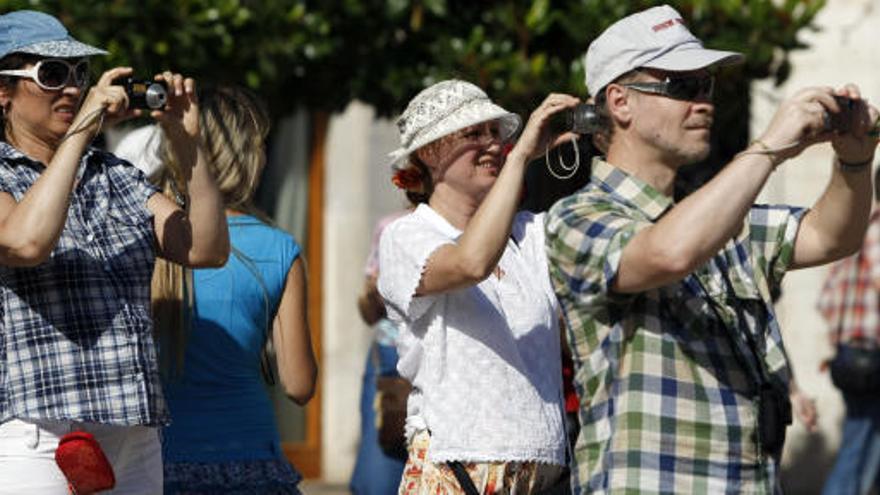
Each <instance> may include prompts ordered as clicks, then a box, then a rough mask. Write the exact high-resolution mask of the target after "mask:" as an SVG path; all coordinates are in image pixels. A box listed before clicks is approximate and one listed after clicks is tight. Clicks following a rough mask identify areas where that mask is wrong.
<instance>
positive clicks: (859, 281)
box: [818, 168, 880, 495]
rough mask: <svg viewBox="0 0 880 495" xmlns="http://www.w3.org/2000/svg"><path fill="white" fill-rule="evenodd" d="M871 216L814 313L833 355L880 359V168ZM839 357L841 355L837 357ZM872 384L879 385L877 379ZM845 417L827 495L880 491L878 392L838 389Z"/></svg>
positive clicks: (838, 265)
mask: <svg viewBox="0 0 880 495" xmlns="http://www.w3.org/2000/svg"><path fill="white" fill-rule="evenodd" d="M874 201H875V203H874V212H873V213H872V214H871V220H870V223H869V225H868V231H867V233H866V234H865V239H864V242H863V243H862V249H861V250H860V251H859V252H858V254H856V255H855V256H850V257H849V258H846V259H844V260H842V261H840V262H838V263H836V264H835V265H834V266H833V267H831V271H830V272H829V274H828V278H827V279H826V280H825V284H824V286H823V287H822V292H821V293H820V295H819V301H818V309H819V312H820V313H821V314H822V316H823V317H824V318H825V321H826V322H827V323H828V328H829V330H830V337H831V343H832V345H834V346H835V347H837V349H838V352H852V349H853V348H855V349H861V350H866V351H872V352H870V354H869V355H870V356H872V359H873V360H874V362H875V363H874V364H873V366H874V367H875V369H876V367H877V366H878V364H877V363H876V361H877V360H878V359H880V208H878V207H877V204H878V203H877V202H878V201H880V168H878V169H877V171H876V172H875V173H874ZM841 357H843V356H841ZM873 383H874V384H875V385H876V384H878V383H880V376H878V377H875V379H874V381H873ZM835 384H836V383H835ZM841 393H842V394H843V400H844V402H845V403H846V418H845V419H844V422H843V435H842V438H841V440H840V449H839V450H838V451H837V461H836V462H835V463H834V467H833V468H832V470H831V474H829V476H828V479H827V480H826V481H825V488H824V490H823V492H822V493H824V494H826V495H838V494H839V495H859V494H867V493H870V491H871V488H872V487H873V488H875V490H877V489H880V395H878V393H880V391H878V390H877V387H876V386H875V388H874V390H873V391H870V392H868V393H859V392H858V391H854V390H841Z"/></svg>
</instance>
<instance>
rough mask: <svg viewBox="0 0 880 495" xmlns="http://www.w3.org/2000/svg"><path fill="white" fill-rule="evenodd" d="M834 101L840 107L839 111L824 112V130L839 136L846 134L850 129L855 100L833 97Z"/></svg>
mask: <svg viewBox="0 0 880 495" xmlns="http://www.w3.org/2000/svg"><path fill="white" fill-rule="evenodd" d="M834 100H835V101H836V102H837V106H839V107H840V111H839V112H837V113H832V112H825V129H826V130H828V131H834V132H837V133H840V134H844V133H847V132H849V131H850V129H852V123H853V115H854V114H855V108H856V100H854V99H852V98H850V97H848V96H839V95H834Z"/></svg>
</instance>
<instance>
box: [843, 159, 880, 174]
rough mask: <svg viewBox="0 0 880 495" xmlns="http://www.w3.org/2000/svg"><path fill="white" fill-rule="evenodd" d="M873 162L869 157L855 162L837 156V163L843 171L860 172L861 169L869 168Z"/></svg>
mask: <svg viewBox="0 0 880 495" xmlns="http://www.w3.org/2000/svg"><path fill="white" fill-rule="evenodd" d="M873 162H874V160H873V159H871V158H869V159H867V160H865V161H863V162H856V163H850V162H845V161H843V160H841V159H840V158H837V164H838V166H839V167H840V170H841V171H843V172H861V171H862V170H866V169H870V168H871V164H872V163H873Z"/></svg>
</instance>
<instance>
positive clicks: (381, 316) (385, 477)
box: [350, 210, 406, 495]
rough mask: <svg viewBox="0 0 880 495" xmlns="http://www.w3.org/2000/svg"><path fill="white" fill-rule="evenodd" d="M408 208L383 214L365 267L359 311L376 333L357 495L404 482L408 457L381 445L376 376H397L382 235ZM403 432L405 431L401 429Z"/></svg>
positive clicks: (367, 372) (355, 477) (364, 400)
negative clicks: (383, 280) (383, 283)
mask: <svg viewBox="0 0 880 495" xmlns="http://www.w3.org/2000/svg"><path fill="white" fill-rule="evenodd" d="M404 213H406V211H405V210H404V211H400V212H395V213H392V214H390V215H387V216H385V217H383V218H382V219H381V220H379V222H378V223H377V224H376V228H375V229H374V231H373V242H372V246H371V249H370V255H369V257H368V258H367V265H366V268H365V273H364V275H365V280H364V287H363V289H362V290H361V293H360V295H358V301H357V305H358V313H360V315H361V319H362V320H363V321H364V323H366V324H367V325H370V326H371V327H372V328H373V330H374V332H375V335H374V336H373V343H372V344H371V345H370V350H369V351H368V352H367V362H366V365H365V368H364V377H363V385H362V387H361V403H360V408H361V443H360V446H359V447H358V455H357V460H356V461H355V467H354V472H353V473H352V476H351V483H350V488H351V492H352V493H353V494H355V495H384V494H386V493H394V492H395V491H396V490H397V487H398V486H399V485H400V477H401V475H402V474H403V464H404V461H405V459H398V458H396V457H394V456H391V455H388V454H386V453H385V452H384V451H383V450H382V448H380V445H379V438H378V432H377V430H376V410H375V406H374V401H375V400H376V377H377V376H395V375H397V350H396V349H395V347H394V343H395V341H396V340H397V336H398V330H397V326H396V325H395V324H394V323H393V322H392V321H391V320H389V319H388V318H387V314H386V312H385V302H384V301H383V300H382V296H380V295H379V291H378V289H377V288H376V280H377V279H378V278H379V237H380V236H381V235H382V231H383V230H384V229H385V227H386V226H387V225H388V224H389V223H391V222H392V221H394V220H395V219H397V218H399V217H400V216H401V215H403V214H404ZM401 434H402V432H401Z"/></svg>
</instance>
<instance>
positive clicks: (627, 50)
mask: <svg viewBox="0 0 880 495" xmlns="http://www.w3.org/2000/svg"><path fill="white" fill-rule="evenodd" d="M744 59H745V57H744V56H743V54H741V53H737V52H725V51H720V50H709V49H706V48H703V43H701V42H700V40H699V39H697V37H696V36H694V35H693V34H692V33H691V32H690V31H688V28H687V26H685V24H684V20H683V19H682V18H681V14H679V13H678V12H677V11H676V10H675V9H673V8H672V7H670V6H669V5H662V6H659V7H652V8H650V9H647V10H643V11H641V12H638V13H635V14H632V15H630V16H627V17H624V18H623V19H621V20H619V21H617V22H615V23H614V24H612V25H611V26H610V27H608V29H606V30H605V31H603V32H602V34H601V35H599V37H598V38H596V39H595V40H593V42H592V43H590V47H589V48H588V49H587V54H586V61H585V62H586V64H585V65H586V67H587V81H586V82H587V89H588V90H589V92H590V94H591V95H593V96H595V95H596V93H597V92H598V91H599V90H601V89H602V88H604V87H605V86H607V85H608V84H609V83H610V82H612V81H614V80H615V79H617V78H618V77H620V76H622V75H624V74H626V73H627V72H629V71H631V70H634V69H638V68H640V67H647V68H652V69H660V70H667V71H674V72H686V71H692V70H698V69H703V68H706V67H712V66H715V65H730V64H737V63H740V62H742V61H743V60H744Z"/></svg>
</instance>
